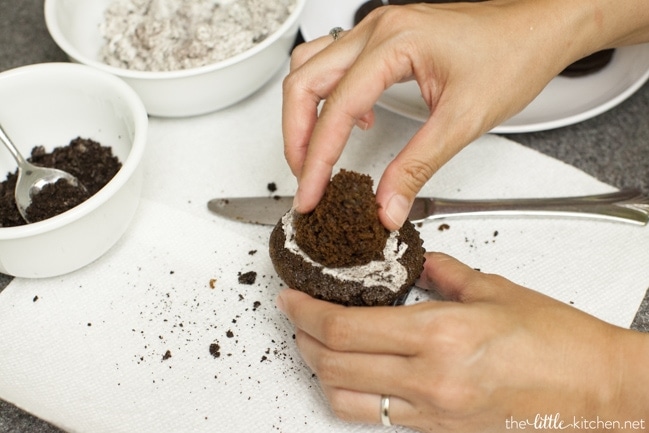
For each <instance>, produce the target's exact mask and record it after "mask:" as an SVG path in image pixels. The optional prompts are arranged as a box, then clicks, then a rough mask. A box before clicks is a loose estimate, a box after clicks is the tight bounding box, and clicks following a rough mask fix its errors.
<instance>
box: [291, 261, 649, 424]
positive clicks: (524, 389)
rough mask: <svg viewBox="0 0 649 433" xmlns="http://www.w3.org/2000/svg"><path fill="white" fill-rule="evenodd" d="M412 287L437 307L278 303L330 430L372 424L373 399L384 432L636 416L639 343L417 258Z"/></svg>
mask: <svg viewBox="0 0 649 433" xmlns="http://www.w3.org/2000/svg"><path fill="white" fill-rule="evenodd" d="M418 285H419V286H421V287H426V288H429V289H434V290H436V291H438V292H439V293H440V294H441V295H442V296H443V297H444V298H445V299H447V300H448V301H438V302H434V301H433V302H424V303H420V304H416V305H412V306H404V307H342V306H339V305H335V304H331V303H327V302H324V301H320V300H316V299H313V298H310V297H309V296H307V295H305V294H303V293H301V292H297V291H294V290H290V289H289V290H285V291H283V292H281V293H280V295H279V297H278V306H279V308H280V309H281V310H282V311H284V312H285V314H286V315H287V316H288V318H289V319H290V320H291V321H292V322H293V323H294V325H295V327H296V341H297V345H298V348H299V350H300V352H301V353H302V355H303V357H304V360H305V361H306V363H307V364H308V365H309V366H310V367H311V369H313V371H314V372H315V373H316V375H317V376H318V378H319V380H320V382H321V385H322V388H323V390H324V392H325V394H326V396H327V398H328V399H329V402H330V403H331V407H332V408H333V411H334V412H335V413H336V415H338V416H339V417H340V418H342V419H345V420H349V421H358V422H364V423H378V422H379V419H380V418H379V402H380V397H381V395H389V396H391V401H390V416H391V420H392V423H393V424H400V425H406V426H409V427H412V428H414V429H417V430H420V431H424V432H435V433H442V432H487V431H498V432H500V431H504V430H505V429H506V428H507V424H506V423H507V422H510V424H511V422H513V421H517V422H523V421H529V422H531V423H534V422H535V421H539V418H538V417H537V416H541V417H543V416H558V422H559V421H560V422H563V423H564V426H566V425H567V424H569V423H572V422H574V419H576V420H583V419H586V420H589V419H592V420H594V419H596V417H599V418H600V419H609V420H622V421H623V420H625V419H633V418H623V416H636V417H637V418H636V419H639V417H640V415H641V414H644V415H646V414H647V407H649V401H648V400H647V396H646V392H645V390H646V387H647V385H648V384H649V378H647V374H646V373H641V372H642V371H645V370H646V364H645V363H646V359H645V360H644V361H643V359H642V356H647V353H649V350H648V340H649V339H648V337H647V336H645V335H642V334H640V333H637V332H633V331H629V330H623V329H620V328H617V327H614V326H611V325H609V324H606V323H604V322H602V321H600V320H598V319H596V318H594V317H592V316H589V315H587V314H585V313H583V312H580V311H578V310H576V309H574V308H572V307H570V306H568V305H565V304H563V303H560V302H558V301H556V300H553V299H551V298H549V297H546V296H544V295H542V294H540V293H538V292H535V291H532V290H529V289H526V288H524V287H521V286H518V285H516V284H514V283H512V282H510V281H508V280H506V279H504V278H502V277H499V276H496V275H489V274H484V273H481V272H479V271H475V270H473V269H471V268H470V267H468V266H466V265H464V264H462V263H460V262H458V261H457V260H455V259H453V258H451V257H449V256H446V255H443V254H438V253H429V254H428V255H427V260H426V264H425V269H424V273H423V274H422V278H421V279H420V281H419V283H418ZM642 354H644V355H642ZM634 369H636V370H634ZM573 417H576V418H573ZM541 421H542V420H541ZM547 422H548V423H549V421H547ZM645 422H648V421H645ZM541 427H543V426H542V425H537V426H536V430H545V429H547V430H552V428H551V426H550V424H547V425H545V428H541ZM555 427H556V425H555ZM529 428H530V429H531V428H532V426H529ZM554 429H555V430H556V428H554ZM566 430H567V431H571V430H570V429H568V428H566Z"/></svg>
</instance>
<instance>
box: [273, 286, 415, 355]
mask: <svg viewBox="0 0 649 433" xmlns="http://www.w3.org/2000/svg"><path fill="white" fill-rule="evenodd" d="M277 305H278V307H279V309H280V310H281V311H283V312H284V314H286V316H287V317H288V318H289V320H290V321H291V322H292V323H293V324H294V325H295V327H296V328H299V329H301V330H303V331H304V332H306V333H307V334H309V335H311V336H312V337H313V338H315V339H317V340H318V341H320V342H321V343H322V344H323V345H325V346H327V347H329V348H330V349H333V350H337V351H350V350H353V351H355V352H365V353H381V354H394V355H403V356H410V355H414V354H417V353H418V352H419V351H420V349H421V348H420V347H419V340H418V333H417V332H416V331H417V329H418V328H419V327H420V326H421V323H419V315H418V314H417V311H418V310H419V309H420V308H421V307H422V306H421V305H412V306H402V307H371V308H370V307H343V306H341V305H336V304H332V303H330V302H326V301H322V300H319V299H315V298H312V297H311V296H309V295H307V294H305V293H302V292H299V291H297V290H293V289H286V290H283V291H281V292H280V293H279V295H278V297H277ZM422 320H423V319H422Z"/></svg>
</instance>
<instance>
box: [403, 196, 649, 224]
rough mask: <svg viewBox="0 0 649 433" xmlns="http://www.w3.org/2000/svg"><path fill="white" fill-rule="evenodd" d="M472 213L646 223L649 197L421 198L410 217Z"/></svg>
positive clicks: (422, 219)
mask: <svg viewBox="0 0 649 433" xmlns="http://www.w3.org/2000/svg"><path fill="white" fill-rule="evenodd" d="M469 214H470V215H510V216H512V215H513V216H516V215H539V216H564V217H565V216H573V217H590V218H593V217H594V218H603V219H609V220H614V221H621V222H631V223H635V224H640V225H646V224H647V223H648V222H649V198H647V197H646V196H644V195H642V193H641V192H640V191H639V190H636V189H623V190H620V191H616V192H613V193H609V194H598V195H589V196H581V197H560V198H529V199H504V200H449V199H442V198H418V199H416V200H415V203H414V205H413V208H412V211H411V213H410V219H411V220H412V221H413V222H418V221H425V220H432V219H439V218H445V217H448V216H450V215H455V216H459V215H469Z"/></svg>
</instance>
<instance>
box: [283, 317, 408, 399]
mask: <svg viewBox="0 0 649 433" xmlns="http://www.w3.org/2000/svg"><path fill="white" fill-rule="evenodd" d="M295 341H296V344H297V347H298V348H299V350H300V353H301V354H302V358H303V359H304V361H305V362H306V363H307V365H308V366H309V367H310V368H311V370H313V371H314V372H315V373H316V375H317V376H318V378H319V379H320V381H321V382H322V383H324V384H327V385H328V386H332V387H337V388H345V389H349V390H352V391H359V392H367V393H372V394H379V393H381V392H384V391H385V390H386V389H389V390H391V391H392V392H393V393H397V394H400V393H406V392H408V391H407V390H408V389H409V386H410V387H411V386H413V385H416V384H413V383H412V380H411V379H410V377H409V375H408V374H410V375H412V368H411V365H409V358H407V357H404V356H401V355H390V354H377V353H362V352H359V351H357V350H354V351H353V352H352V351H336V350H332V349H330V348H329V347H327V346H325V345H324V344H322V343H321V342H320V341H318V340H317V339H316V338H313V337H312V336H311V335H309V334H307V333H306V332H304V331H303V330H301V329H297V330H296V332H295Z"/></svg>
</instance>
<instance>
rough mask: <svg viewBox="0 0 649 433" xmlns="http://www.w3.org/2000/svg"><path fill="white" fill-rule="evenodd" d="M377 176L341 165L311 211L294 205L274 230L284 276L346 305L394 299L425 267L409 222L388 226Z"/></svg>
mask: <svg viewBox="0 0 649 433" xmlns="http://www.w3.org/2000/svg"><path fill="white" fill-rule="evenodd" d="M372 184H373V182H372V179H371V178H370V177H369V176H367V175H363V174H359V173H355V172H352V171H347V170H341V171H340V172H339V173H338V174H336V176H334V177H333V178H332V180H331V182H330V183H329V185H328V187H327V189H326V191H325V194H324V196H323V198H322V200H321V201H320V203H319V204H318V206H316V208H315V209H314V210H313V211H312V212H310V213H308V214H298V213H297V212H295V211H293V210H290V211H289V212H287V213H286V214H285V215H284V216H283V217H282V218H281V219H280V221H279V222H278V223H277V225H276V226H275V228H274V229H273V232H272V233H271V236H270V257H271V260H272V262H273V265H274V267H275V270H276V271H277V273H278V275H279V276H280V278H282V280H283V281H284V282H285V283H286V284H287V285H288V286H289V287H292V288H294V289H297V290H301V291H303V292H305V293H308V294H309V295H311V296H313V297H315V298H319V299H324V300H326V301H330V302H335V303H338V304H342V305H359V306H362V305H367V306H373V305H392V304H394V302H395V301H396V300H397V299H400V298H401V297H402V296H403V295H404V294H406V293H407V292H408V291H409V290H410V287H412V285H413V284H414V282H415V280H416V279H417V278H418V277H419V274H420V273H421V271H422V269H423V263H424V248H423V246H422V245H423V241H422V240H421V238H420V237H419V232H418V231H417V230H416V229H415V227H414V226H413V224H412V223H411V222H409V221H406V223H405V224H404V225H403V227H402V228H401V229H400V230H399V231H393V232H390V231H388V230H386V229H385V228H384V227H383V225H382V224H381V222H380V221H379V218H378V205H377V203H376V197H375V195H374V193H373V191H372Z"/></svg>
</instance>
